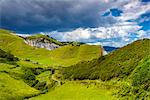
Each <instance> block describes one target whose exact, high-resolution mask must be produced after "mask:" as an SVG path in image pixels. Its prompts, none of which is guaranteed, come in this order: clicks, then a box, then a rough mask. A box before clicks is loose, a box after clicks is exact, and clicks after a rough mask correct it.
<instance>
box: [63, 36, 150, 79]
mask: <svg viewBox="0 0 150 100" xmlns="http://www.w3.org/2000/svg"><path fill="white" fill-rule="evenodd" d="M149 46H150V40H149V39H144V40H138V41H136V42H134V43H132V44H129V45H127V46H125V47H123V48H121V49H118V50H116V51H114V52H112V53H110V54H108V55H106V56H103V57H100V58H99V59H95V60H93V61H91V62H80V63H79V64H77V65H73V66H71V67H68V68H65V69H64V72H63V74H64V77H65V78H70V79H101V80H103V81H105V80H110V79H112V78H125V77H127V76H128V75H130V74H131V72H132V71H133V70H134V69H135V68H136V67H137V65H138V64H139V62H140V61H141V60H142V59H143V58H144V57H145V56H147V55H150V48H149Z"/></svg>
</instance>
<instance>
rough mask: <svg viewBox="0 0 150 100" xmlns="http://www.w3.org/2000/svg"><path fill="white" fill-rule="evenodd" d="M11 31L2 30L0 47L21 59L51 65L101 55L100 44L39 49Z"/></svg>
mask: <svg viewBox="0 0 150 100" xmlns="http://www.w3.org/2000/svg"><path fill="white" fill-rule="evenodd" d="M9 33H10V32H9V31H6V30H0V48H1V49H3V50H5V51H10V52H11V53H12V54H14V55H15V56H17V57H19V58H21V59H30V60H32V61H34V62H39V63H41V64H47V65H50V66H69V65H72V64H74V63H77V62H79V61H82V60H86V61H87V60H91V59H93V58H97V57H99V56H100V54H101V52H102V50H101V49H100V47H99V46H89V45H82V46H81V47H80V46H71V45H69V46H64V47H61V48H59V49H57V50H54V51H48V50H46V49H37V48H34V47H30V46H28V45H27V44H25V43H24V41H23V39H22V38H20V37H18V36H15V35H12V34H9Z"/></svg>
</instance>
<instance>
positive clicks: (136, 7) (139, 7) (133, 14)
mask: <svg viewBox="0 0 150 100" xmlns="http://www.w3.org/2000/svg"><path fill="white" fill-rule="evenodd" d="M122 10H123V14H122V16H120V17H119V18H118V20H121V21H127V20H134V19H137V18H139V17H140V16H141V15H142V14H144V13H146V12H148V11H150V5H149V4H147V5H145V4H143V3H142V2H141V1H140V0H131V2H129V3H127V4H126V5H124V6H123V7H122Z"/></svg>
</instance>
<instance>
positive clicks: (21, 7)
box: [0, 0, 115, 32]
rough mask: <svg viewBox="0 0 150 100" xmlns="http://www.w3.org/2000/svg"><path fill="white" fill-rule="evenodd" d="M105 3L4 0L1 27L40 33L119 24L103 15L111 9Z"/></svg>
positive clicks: (96, 0)
mask: <svg viewBox="0 0 150 100" xmlns="http://www.w3.org/2000/svg"><path fill="white" fill-rule="evenodd" d="M104 1H105V0H0V9H1V12H0V17H1V19H0V20H1V26H0V27H1V28H6V29H11V30H14V31H17V32H40V31H53V30H61V31H62V30H68V29H74V28H78V27H84V28H86V27H98V26H101V25H103V26H104V25H107V24H111V23H115V20H114V19H113V18H112V17H102V16H101V15H102V13H103V12H104V11H106V10H107V9H108V8H109V7H110V6H111V4H105V2H104ZM106 19H107V20H108V21H105V20H106Z"/></svg>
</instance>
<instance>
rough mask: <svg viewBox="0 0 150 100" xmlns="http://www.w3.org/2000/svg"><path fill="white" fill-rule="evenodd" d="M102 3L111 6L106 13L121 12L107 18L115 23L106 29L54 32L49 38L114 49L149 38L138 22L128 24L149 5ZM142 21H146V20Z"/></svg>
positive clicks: (109, 0)
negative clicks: (112, 10) (116, 9)
mask: <svg viewBox="0 0 150 100" xmlns="http://www.w3.org/2000/svg"><path fill="white" fill-rule="evenodd" d="M104 2H105V3H109V5H111V6H110V7H109V8H108V9H107V10H106V11H108V10H109V9H111V8H119V9H121V10H122V11H123V13H122V14H121V16H119V17H113V16H109V17H112V18H113V19H115V20H116V23H113V24H107V27H106V26H99V27H97V28H78V29H75V30H72V31H68V32H57V31H55V32H51V33H50V34H51V36H52V37H54V38H56V39H58V40H60V41H81V42H86V43H89V44H91V43H92V44H96V45H108V46H116V47H121V46H124V45H126V44H128V43H131V42H133V41H135V40H137V39H142V38H150V31H144V30H140V29H141V28H142V26H139V25H138V22H136V21H134V22H128V20H136V19H138V18H140V16H141V15H142V14H144V13H146V12H148V11H150V5H149V4H143V3H142V2H141V1H140V0H124V1H121V0H117V1H116V2H114V1H113V0H104ZM100 12H101V13H102V12H103V11H100ZM144 20H148V18H147V19H146V18H145V19H144ZM106 21H109V20H106ZM48 34H49V33H48Z"/></svg>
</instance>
